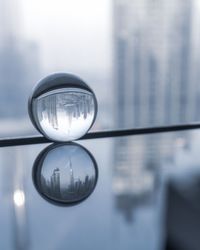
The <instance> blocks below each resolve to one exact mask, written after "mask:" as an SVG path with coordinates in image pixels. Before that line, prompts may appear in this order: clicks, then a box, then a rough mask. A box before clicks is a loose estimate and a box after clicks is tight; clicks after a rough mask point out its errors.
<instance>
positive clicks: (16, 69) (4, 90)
mask: <svg viewBox="0 0 200 250" xmlns="http://www.w3.org/2000/svg"><path fill="white" fill-rule="evenodd" d="M19 10H20V6H19V3H18V0H0V118H1V119H2V118H16V117H23V116H25V114H26V112H27V97H28V94H29V92H30V89H31V87H30V86H32V85H33V84H32V83H34V82H35V81H36V79H37V77H38V72H39V62H38V48H37V45H36V44H35V43H33V42H27V41H26V39H25V38H23V36H22V33H23V32H21V28H22V27H21V23H22V21H21V20H20V17H21V15H20V11H19ZM31 84H32V85H31Z"/></svg>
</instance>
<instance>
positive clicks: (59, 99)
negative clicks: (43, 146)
mask: <svg viewBox="0 0 200 250" xmlns="http://www.w3.org/2000/svg"><path fill="white" fill-rule="evenodd" d="M28 110H29V116H30V119H31V121H32V123H33V125H34V126H35V128H36V129H37V130H38V131H39V132H40V133H42V134H43V135H44V136H45V137H47V138H49V139H50V140H53V141H63V142H65V141H72V140H76V139H78V138H80V137H82V136H83V135H85V134H86V133H87V132H88V130H89V129H90V128H91V126H92V125H93V123H94V121H95V118H96V115H97V100H96V96H95V94H94V92H93V91H92V89H91V88H90V87H89V86H88V85H87V84H86V83H85V82H84V81H83V80H81V79H80V78H78V77H76V76H74V75H71V74H66V73H56V74H53V75H50V76H47V77H46V78H44V79H42V80H41V81H40V82H39V83H38V84H37V85H36V87H35V88H34V90H33V93H32V95H31V96H30V98H29V105H28Z"/></svg>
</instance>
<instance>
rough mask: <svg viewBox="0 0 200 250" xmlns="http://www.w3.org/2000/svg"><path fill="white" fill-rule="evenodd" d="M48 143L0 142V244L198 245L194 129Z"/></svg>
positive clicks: (146, 249) (199, 159) (199, 167)
mask: <svg viewBox="0 0 200 250" xmlns="http://www.w3.org/2000/svg"><path fill="white" fill-rule="evenodd" d="M49 145H50V144H39V145H27V146H17V147H4V148H1V149H0V159H1V161H0V162H1V167H0V201H1V203H0V204H1V205H0V206H1V207H0V222H1V230H2V232H3V233H2V234H1V235H0V248H1V249H9V250H10V249H42V250H43V249H49V250H50V249H52V250H54V249H55V250H63V249H70V250H73V249H87V250H89V249H116V250H117V249H141V250H151V249H152V250H156V249H158V250H160V249H167V247H169V245H170V244H171V245H173V246H177V248H176V249H191V250H192V249H198V247H197V246H199V239H198V235H197V234H198V233H197V232H199V230H198V229H200V220H199V214H200V205H199V202H198V198H199V197H200V147H199V145H200V131H199V130H196V131H188V132H178V133H165V134H157V135H145V136H127V137H118V138H105V139H92V140H84V141H78V142H76V143H67V144H56V145H55V144H54V145H50V146H49ZM198 222H199V223H198ZM185 230H186V231H185ZM192 230H193V231H192ZM189 232H191V233H189ZM192 232H193V233H192ZM182 246H184V247H185V248H182ZM170 249H171V248H170Z"/></svg>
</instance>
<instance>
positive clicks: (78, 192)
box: [41, 159, 95, 200]
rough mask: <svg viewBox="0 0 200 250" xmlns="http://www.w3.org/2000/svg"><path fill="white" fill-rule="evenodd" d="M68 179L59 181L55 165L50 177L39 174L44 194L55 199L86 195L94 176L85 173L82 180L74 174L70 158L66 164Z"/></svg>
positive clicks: (91, 187) (93, 183) (91, 185)
mask: <svg viewBox="0 0 200 250" xmlns="http://www.w3.org/2000/svg"><path fill="white" fill-rule="evenodd" d="M67 168H68V169H67V171H68V173H67V172H65V174H67V175H69V180H68V179H66V180H64V181H62V183H61V174H62V173H61V172H60V169H59V168H58V167H57V168H55V169H54V170H53V172H52V174H51V175H50V178H45V177H44V175H42V174H41V187H42V191H43V192H44V194H46V195H49V196H51V197H54V198H57V199H69V200H70V199H72V200H73V199H78V198H83V197H84V196H86V195H88V194H89V193H90V192H91V190H92V189H93V188H94V185H95V177H94V176H89V175H85V178H84V179H83V180H81V179H80V177H79V176H77V177H76V176H75V175H74V170H73V167H72V162H71V159H70V160H69V163H68V164H67Z"/></svg>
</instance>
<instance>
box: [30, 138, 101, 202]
mask: <svg viewBox="0 0 200 250" xmlns="http://www.w3.org/2000/svg"><path fill="white" fill-rule="evenodd" d="M32 171H33V172H32V176H33V182H34V185H35V187H36V189H37V191H38V192H39V194H40V195H41V196H42V197H43V198H44V199H46V200H47V201H49V202H51V203H54V204H56V205H74V204H77V203H80V202H81V201H83V200H85V199H86V198H88V197H89V196H90V195H91V193H92V192H93V191H94V189H95V186H96V183H97V179H98V167H97V163H96V161H95V159H94V157H93V156H92V154H91V153H90V152H89V151H88V150H87V149H85V148H84V147H83V146H80V145H78V144H77V143H72V142H68V143H62V144H52V145H50V146H48V147H47V148H45V149H44V150H42V152H41V153H40V154H39V155H38V157H37V158H36V160H35V162H34V166H33V170H32Z"/></svg>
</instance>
